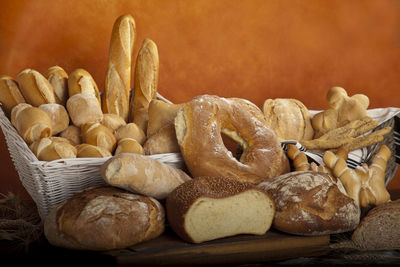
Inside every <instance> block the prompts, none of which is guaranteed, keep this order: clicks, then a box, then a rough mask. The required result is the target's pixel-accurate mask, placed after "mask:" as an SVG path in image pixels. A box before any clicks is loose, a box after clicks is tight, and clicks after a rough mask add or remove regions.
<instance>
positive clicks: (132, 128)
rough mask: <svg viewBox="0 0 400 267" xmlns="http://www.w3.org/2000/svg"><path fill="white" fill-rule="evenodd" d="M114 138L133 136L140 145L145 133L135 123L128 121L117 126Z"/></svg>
mask: <svg viewBox="0 0 400 267" xmlns="http://www.w3.org/2000/svg"><path fill="white" fill-rule="evenodd" d="M114 135H115V138H116V139H117V141H119V140H121V139H123V138H133V139H135V140H136V141H138V143H139V144H140V145H143V143H144V141H145V140H146V135H145V133H144V132H143V130H142V129H140V128H139V127H138V126H137V125H136V123H133V122H130V123H127V124H126V125H123V126H121V127H119V128H118V129H117V130H116V131H115V132H114Z"/></svg>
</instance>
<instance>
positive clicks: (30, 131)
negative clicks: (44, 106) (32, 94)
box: [11, 103, 52, 144]
mask: <svg viewBox="0 0 400 267" xmlns="http://www.w3.org/2000/svg"><path fill="white" fill-rule="evenodd" d="M11 122H12V124H13V125H14V127H15V128H16V129H17V132H18V133H19V135H20V136H21V137H22V138H23V139H24V140H25V142H26V143H27V144H31V143H33V142H34V141H36V140H38V139H40V138H44V137H50V136H51V135H52V126H51V119H50V117H49V116H48V115H47V113H46V112H44V111H43V110H41V109H40V108H37V107H32V106H30V105H28V104H26V103H20V104H18V105H16V106H15V107H14V108H13V109H12V110H11Z"/></svg>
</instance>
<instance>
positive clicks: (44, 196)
mask: <svg viewBox="0 0 400 267" xmlns="http://www.w3.org/2000/svg"><path fill="white" fill-rule="evenodd" d="M0 126H1V128H2V130H3V133H4V136H5V139H6V143H7V147H8V150H9V152H10V156H11V159H12V161H13V163H14V166H15V169H16V170H17V172H18V175H19V178H20V180H21V182H22V185H23V186H24V187H25V189H26V190H27V191H28V193H29V195H30V196H31V197H32V199H33V200H34V201H35V203H36V205H37V208H38V211H39V215H40V217H41V218H42V219H44V218H45V216H46V215H47V214H48V213H49V212H50V210H51V209H53V208H54V207H56V206H57V205H58V204H60V203H62V202H63V201H65V200H66V199H68V198H70V197H71V196H72V194H74V193H76V192H78V191H81V190H83V189H85V188H87V187H90V186H96V185H102V184H105V182H104V180H103V178H102V177H101V175H100V166H101V165H102V164H103V163H104V162H105V161H106V160H107V159H109V157H108V158H74V159H60V160H54V161H50V162H47V161H39V160H38V159H37V158H36V156H35V155H34V154H33V153H32V151H31V150H30V149H29V147H28V145H27V144H26V143H25V141H24V140H23V139H22V137H21V136H20V135H19V134H18V132H17V131H16V129H15V128H14V127H13V126H12V124H11V123H10V121H9V119H8V118H7V116H6V115H5V114H4V112H3V110H2V108H1V105H0ZM148 157H151V158H154V159H157V160H159V161H161V162H163V163H166V164H169V165H171V166H173V167H176V168H180V169H182V168H184V163H183V159H182V156H181V154H180V153H168V154H158V155H151V156H148Z"/></svg>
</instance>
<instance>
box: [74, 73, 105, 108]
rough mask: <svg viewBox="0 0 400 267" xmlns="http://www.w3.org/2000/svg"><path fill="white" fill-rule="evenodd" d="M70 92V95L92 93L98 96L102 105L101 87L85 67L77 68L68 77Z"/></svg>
mask: <svg viewBox="0 0 400 267" xmlns="http://www.w3.org/2000/svg"><path fill="white" fill-rule="evenodd" d="M68 94H69V97H71V96H74V95H76V94H86V95H92V96H94V97H96V98H97V101H99V104H100V106H101V98H100V92H99V88H98V87H97V84H96V82H95V81H94V79H93V77H92V75H90V73H89V72H87V71H86V70H84V69H75V70H74V71H72V72H71V73H70V74H69V77H68Z"/></svg>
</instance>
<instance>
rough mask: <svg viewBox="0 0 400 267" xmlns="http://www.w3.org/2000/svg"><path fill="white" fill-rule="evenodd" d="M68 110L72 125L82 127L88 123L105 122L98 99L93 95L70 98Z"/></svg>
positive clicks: (77, 95) (78, 95) (79, 95)
mask: <svg viewBox="0 0 400 267" xmlns="http://www.w3.org/2000/svg"><path fill="white" fill-rule="evenodd" d="M67 110H68V114H69V116H70V118H71V121H72V123H73V124H74V125H75V126H78V127H81V126H82V125H83V124H85V123H88V122H100V121H102V120H103V112H102V111H101V107H100V104H99V101H98V100H97V98H96V97H95V96H93V95H87V94H76V95H73V96H71V97H69V98H68V100H67Z"/></svg>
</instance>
